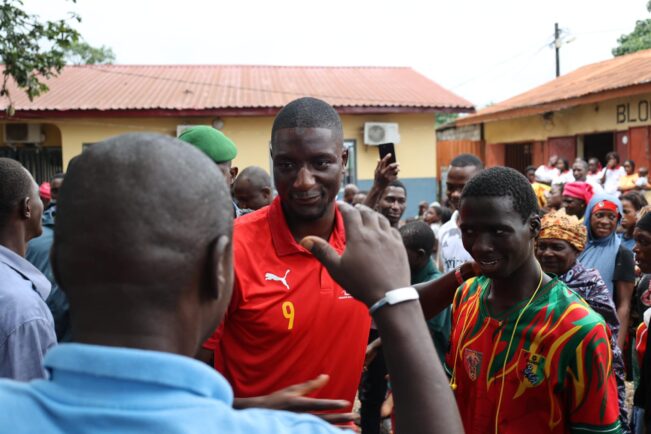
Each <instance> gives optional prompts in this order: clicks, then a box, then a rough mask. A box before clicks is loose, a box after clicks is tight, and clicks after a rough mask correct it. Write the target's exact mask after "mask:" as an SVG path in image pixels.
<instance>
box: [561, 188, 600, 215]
mask: <svg viewBox="0 0 651 434" xmlns="http://www.w3.org/2000/svg"><path fill="white" fill-rule="evenodd" d="M592 196H594V191H593V189H592V186H591V185H590V184H588V183H587V182H581V181H575V182H569V183H567V184H565V187H563V208H565V212H566V213H567V214H569V215H573V216H576V218H578V219H579V221H580V222H583V216H584V215H585V209H586V207H587V206H588V203H589V202H590V199H592Z"/></svg>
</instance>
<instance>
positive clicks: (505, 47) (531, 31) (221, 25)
mask: <svg viewBox="0 0 651 434" xmlns="http://www.w3.org/2000/svg"><path fill="white" fill-rule="evenodd" d="M25 5H26V8H27V10H28V11H30V12H32V13H36V14H38V15H39V16H41V17H42V18H46V19H59V18H64V17H66V14H67V12H69V11H74V12H76V13H77V14H79V15H80V16H81V18H82V22H81V23H80V24H77V25H76V26H75V27H76V28H77V29H78V30H79V31H80V32H81V34H82V36H83V37H84V39H85V40H86V41H87V42H89V43H90V44H91V45H97V46H99V45H106V46H108V47H111V48H112V49H113V51H114V52H115V53H116V57H117V59H116V63H122V64H257V65H306V66H409V67H412V68H414V69H415V70H417V71H418V72H420V73H422V74H423V75H425V76H426V77H428V78H430V79H431V80H434V81H435V82H437V83H439V84H440V85H442V86H443V87H445V88H447V89H449V90H451V91H452V92H454V93H456V94H457V95H459V96H462V97H464V98H466V99H467V100H469V101H470V102H472V103H473V104H474V105H475V106H476V107H477V108H482V107H485V106H486V105H489V104H491V103H497V102H500V101H503V100H505V99H507V98H509V97H512V96H515V95H517V94H520V93H522V92H524V91H527V90H529V89H531V88H533V87H535V86H538V85H540V84H543V83H545V82H547V81H549V80H552V79H553V78H554V76H555V60H554V59H555V54H554V49H553V48H550V46H549V44H550V43H551V42H552V40H553V33H554V23H555V22H558V23H559V25H560V27H561V29H563V31H564V32H563V33H564V36H565V41H566V43H565V44H564V45H563V46H562V47H561V50H560V51H561V56H560V57H561V73H567V72H570V71H572V70H574V69H576V68H579V67H581V66H583V65H587V64H590V63H594V62H598V61H602V60H606V59H609V58H612V54H611V50H612V48H613V47H615V46H616V44H617V38H618V37H619V36H620V35H621V34H624V33H629V32H630V31H632V30H633V28H634V26H635V21H636V20H640V19H646V18H649V17H651V14H649V13H648V12H647V10H646V0H618V1H613V0H546V1H531V0H491V1H486V0H456V1H446V2H443V1H431V0H430V1H426V0H400V1H386V0H328V1H323V0H322V1H318V2H317V1H312V0H302V1H297V0H296V1H295V0H266V1H263V0H231V1H228V2H226V1H219V0H213V1H208V0H175V1H168V0H157V1H149V0H111V1H100V0H77V2H76V3H73V2H71V1H66V0H26V1H25Z"/></svg>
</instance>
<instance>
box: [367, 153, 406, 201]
mask: <svg viewBox="0 0 651 434" xmlns="http://www.w3.org/2000/svg"><path fill="white" fill-rule="evenodd" d="M390 158H391V154H387V155H385V156H384V158H383V159H381V160H378V162H377V166H376V167H375V177H374V179H373V186H372V187H371V189H370V190H369V192H368V194H367V195H366V199H364V205H366V206H367V207H369V208H371V209H374V208H375V205H376V204H377V203H378V201H379V200H380V197H381V196H382V192H383V191H384V189H385V188H387V186H388V185H389V183H390V182H391V181H395V180H396V179H398V172H399V171H400V165H399V164H398V163H391V164H389V159H390Z"/></svg>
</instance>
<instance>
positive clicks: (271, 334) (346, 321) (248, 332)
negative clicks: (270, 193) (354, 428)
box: [204, 198, 371, 412]
mask: <svg viewBox="0 0 651 434" xmlns="http://www.w3.org/2000/svg"><path fill="white" fill-rule="evenodd" d="M335 213H336V215H335V227H334V230H333V232H332V235H331V237H330V240H329V242H330V245H331V246H332V247H334V249H335V250H337V252H339V253H342V252H343V250H344V247H345V243H346V237H345V231H344V224H343V219H342V217H341V214H340V213H339V210H338V209H336V211H335ZM233 252H234V268H235V284H234V288H233V298H232V300H231V304H230V306H229V309H228V311H227V313H226V317H225V319H224V322H223V323H222V325H221V326H220V327H219V328H218V329H217V331H216V332H215V334H214V335H213V336H212V337H211V338H210V339H209V340H208V341H207V342H206V343H205V344H204V348H207V349H212V350H214V351H215V368H216V369H217V370H218V371H220V372H221V373H222V374H223V375H224V376H225V377H226V379H228V381H229V382H230V384H231V386H232V387H233V390H234V393H235V396H236V397H240V398H243V397H252V396H260V395H266V394H269V393H271V392H274V391H276V390H278V389H282V388H284V387H287V386H290V385H293V384H296V383H302V382H305V381H307V380H311V379H313V378H315V377H316V376H317V375H319V374H328V375H329V376H330V381H329V382H328V384H327V385H326V386H325V387H323V388H322V389H320V390H318V391H316V392H315V393H313V394H311V395H310V396H312V397H315V398H327V399H346V400H348V401H350V402H353V401H354V399H355V393H356V391H357V386H358V384H359V380H360V375H361V372H362V366H363V363H364V356H365V352H366V344H367V340H368V333H369V328H370V322H371V319H370V316H369V314H368V309H367V308H366V306H365V305H364V304H363V303H361V302H359V301H357V300H355V299H354V298H352V297H351V296H350V295H349V294H348V293H347V292H346V291H345V290H344V289H342V288H341V287H340V286H339V285H337V284H336V283H335V282H334V280H333V279H332V278H331V277H330V274H329V273H328V271H327V270H326V269H325V267H324V266H323V265H321V263H320V262H319V261H318V260H317V259H316V258H314V256H312V254H311V253H310V252H309V251H307V250H305V249H304V248H303V247H301V246H300V245H299V244H298V243H297V242H296V241H295V240H294V237H293V235H292V234H291V232H290V231H289V227H288V226H287V223H286V220H285V216H284V213H283V210H282V206H281V203H280V199H279V198H276V199H275V200H274V201H273V202H272V204H271V205H270V206H268V207H265V208H262V209H260V210H258V211H256V212H254V213H252V214H248V215H245V216H243V217H240V218H239V219H237V220H235V227H234V233H233ZM349 411H352V409H351V408H347V409H344V410H340V412H349Z"/></svg>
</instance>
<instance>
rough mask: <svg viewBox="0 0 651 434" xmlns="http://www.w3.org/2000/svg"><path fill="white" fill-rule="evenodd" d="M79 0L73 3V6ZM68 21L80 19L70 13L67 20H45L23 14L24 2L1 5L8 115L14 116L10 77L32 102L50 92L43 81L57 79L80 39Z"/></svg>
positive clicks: (0, 57) (2, 93) (0, 53)
mask: <svg viewBox="0 0 651 434" xmlns="http://www.w3.org/2000/svg"><path fill="white" fill-rule="evenodd" d="M75 1H76V0H72V2H73V3H74V2H75ZM69 21H72V22H79V21H81V19H80V18H79V16H78V15H77V14H75V13H71V14H70V16H69V18H68V19H67V20H58V21H42V20H40V19H39V17H38V16H37V15H33V14H28V13H27V12H25V11H24V5H23V1H22V0H2V3H0V61H1V62H2V64H4V68H3V70H2V74H3V80H2V87H1V88H0V97H7V98H8V99H9V105H8V107H7V113H8V114H9V115H10V116H11V115H13V112H14V109H13V103H12V100H11V95H10V94H9V89H8V82H9V78H13V79H14V81H15V82H16V84H17V85H18V88H19V89H22V90H24V91H25V93H27V96H28V97H29V99H30V101H31V100H33V99H34V98H35V97H37V96H39V95H40V94H42V93H43V92H46V91H47V90H48V87H47V85H46V84H45V83H43V81H42V80H43V79H47V78H50V77H52V76H56V75H57V74H58V73H59V72H61V69H62V68H63V67H64V66H65V59H66V53H67V50H68V49H69V48H70V47H71V45H72V44H73V43H76V42H77V41H78V40H79V32H77V31H76V30H75V29H74V28H73V27H72V26H71V25H70V24H69Z"/></svg>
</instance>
